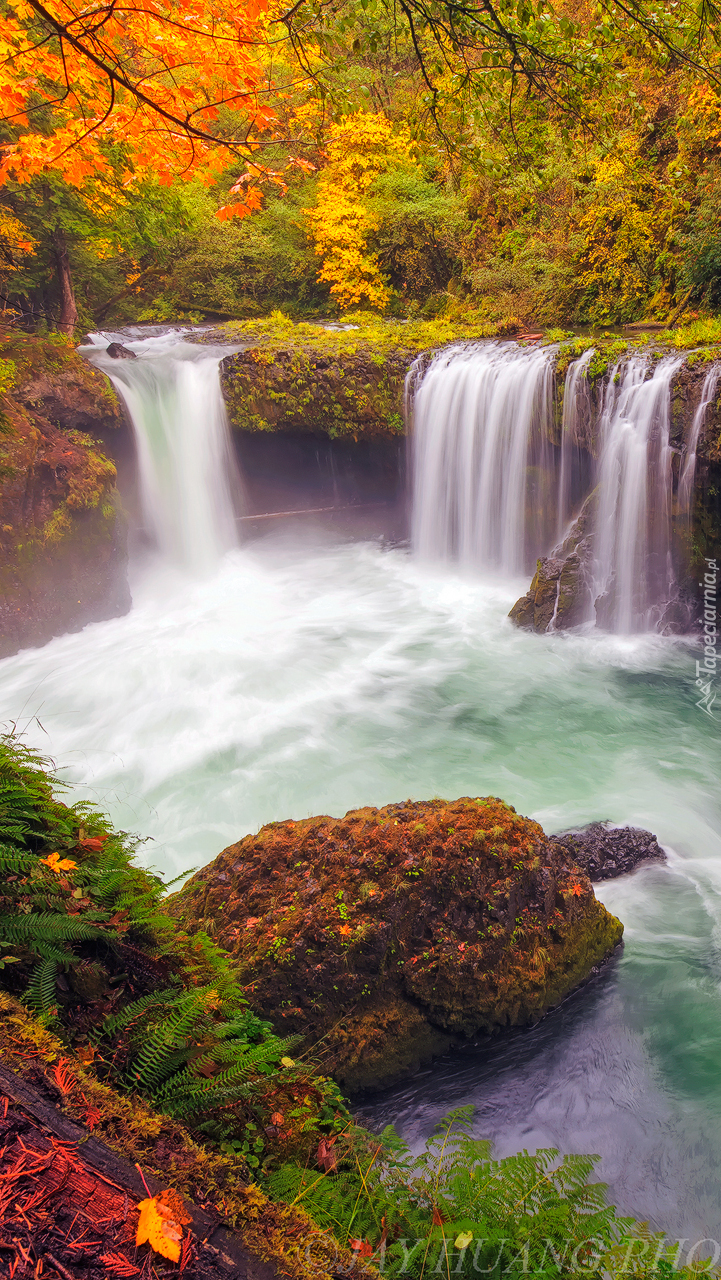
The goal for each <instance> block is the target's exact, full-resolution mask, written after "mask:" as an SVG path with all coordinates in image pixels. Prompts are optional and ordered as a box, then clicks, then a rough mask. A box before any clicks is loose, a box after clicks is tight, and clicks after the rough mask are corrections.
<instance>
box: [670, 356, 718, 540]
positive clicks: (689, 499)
mask: <svg viewBox="0 0 721 1280" xmlns="http://www.w3.org/2000/svg"><path fill="white" fill-rule="evenodd" d="M720 377H721V365H719V364H714V365H712V366H711V368H710V369H709V371H708V373H707V374H706V377H705V378H704V383H703V387H702V388H701V399H700V400H699V402H698V404H697V406H696V411H695V413H694V415H693V422H692V423H691V431H690V433H689V438H688V444H687V445H686V452H685V456H684V460H683V464H682V467H681V474H680V476H679V481H678V508H679V514H680V515H682V516H685V517H686V519H687V520H689V519H690V518H691V511H692V508H693V482H694V478H695V475H696V450H697V448H698V438H699V436H700V434H701V428H702V427H703V424H704V421H705V418H706V411H707V409H708V408H709V405H710V404H711V403H712V402H713V398H714V396H715V394H716V388H717V386H718V381H719V378H720Z"/></svg>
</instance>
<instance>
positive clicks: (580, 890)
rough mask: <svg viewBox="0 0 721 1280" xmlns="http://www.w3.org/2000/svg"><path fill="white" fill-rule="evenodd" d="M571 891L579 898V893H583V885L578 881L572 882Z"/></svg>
mask: <svg viewBox="0 0 721 1280" xmlns="http://www.w3.org/2000/svg"><path fill="white" fill-rule="evenodd" d="M571 893H572V894H573V896H574V898H580V896H581V894H582V893H583V885H582V884H578V883H577V884H572V885H571Z"/></svg>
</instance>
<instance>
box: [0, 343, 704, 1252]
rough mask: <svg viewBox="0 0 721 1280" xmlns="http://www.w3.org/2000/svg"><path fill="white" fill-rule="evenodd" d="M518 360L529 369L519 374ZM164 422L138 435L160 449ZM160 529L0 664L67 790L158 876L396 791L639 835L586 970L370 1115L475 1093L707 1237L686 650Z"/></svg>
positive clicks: (371, 562) (694, 1234)
mask: <svg viewBox="0 0 721 1280" xmlns="http://www.w3.org/2000/svg"><path fill="white" fill-rule="evenodd" d="M201 351H202V349H201ZM540 354H541V353H528V355H529V366H528V368H529V370H530V372H531V373H532V376H533V378H534V385H536V386H538V387H540V388H543V387H544V386H545V378H546V374H547V370H546V367H545V364H543V362H542V361H540V360H539V361H538V363H536V362H530V357H531V356H533V357H537V356H539V355H540ZM203 358H204V354H203V355H201V356H198V355H197V354H196V353H193V356H192V359H193V360H196V359H199V360H201V361H202V360H203ZM489 359H491V363H492V359H493V358H490V357H489ZM150 362H151V360H150V359H148V361H146V362H145V363H148V364H149V363H150ZM130 363H131V362H129V361H128V362H124V363H123V365H122V367H121V368H120V369H119V370H118V368H117V366H116V365H115V364H114V366H113V374H114V375H115V376H118V377H122V376H125V377H126V378H127V377H130V376H131V375H130V374H129V373H128V374H125V373H124V370H125V368H126V366H127V365H129V364H130ZM506 363H507V361H506V360H505V358H503V357H502V356H501V354H500V353H499V354H498V364H499V366H501V367H499V368H497V369H496V371H495V373H494V374H493V375H492V374H491V372H490V370H489V372H488V379H489V381H493V379H496V380H497V384H498V385H497V390H498V393H499V395H500V393H501V389H502V388H503V397H505V402H506V403H509V402H510V401H513V403H515V404H517V405H519V406H521V407H522V408H523V409H524V412H526V410H527V409H528V405H529V401H528V399H527V398H523V397H521V398H520V399H514V397H516V396H517V388H516V389H514V388H513V387H512V386H511V385H510V382H509V381H508V378H507V373H508V371H507V369H505V368H504V367H503V366H505V364H506ZM133 367H134V368H135V369H137V370H138V373H139V372H142V370H143V365H141V362H140V361H138V362H133ZM177 372H178V370H177V369H176V374H177ZM138 373H136V374H134V375H132V376H135V377H137V376H138ZM466 373H467V374H468V378H467V381H468V383H469V384H472V382H473V377H472V376H471V375H470V373H469V372H468V371H466ZM174 376H175V375H174ZM155 385H156V387H157V382H156V384H155ZM176 385H177V384H176ZM641 385H642V384H641V383H640V382H639V383H638V387H637V388H635V389H638V388H640V387H641ZM153 394H157V393H156V392H153ZM503 397H501V398H503ZM466 407H467V406H466ZM178 412H179V416H182V412H184V408H183V409H182V410H181V409H179V411H178ZM464 413H465V410H464ZM467 416H468V415H467ZM149 417H152V415H149ZM532 418H533V414H532V412H531V411H530V410H529V411H528V412H527V413H526V416H525V418H524V419H523V422H524V426H523V430H521V428H519V429H518V439H517V440H516V444H517V450H515V449H514V448H512V447H509V446H510V445H511V443H512V440H511V437H513V431H511V434H510V436H509V435H508V429H510V426H512V424H509V422H508V420H507V419H504V423H505V424H506V425H505V426H503V428H501V426H500V419H498V424H499V425H498V426H497V429H495V428H494V431H495V433H496V434H495V438H496V441H497V445H498V451H499V453H500V454H502V455H503V454H504V450H505V455H504V456H505V457H506V458H507V459H510V460H511V461H512V462H513V464H514V465H515V463H516V462H517V460H518V456H519V455H520V453H521V452H522V451H523V448H524V447H525V448H526V450H528V441H529V438H531V437H532ZM148 420H149V419H148ZM456 420H457V423H458V426H459V433H458V435H459V437H460V436H463V437H464V439H465V440H466V445H467V443H468V441H467V439H466V436H467V435H468V434H469V433H470V427H469V428H468V430H467V431H466V430H465V428H463V429H461V427H462V424H463V422H464V421H466V420H467V417H466V418H464V416H463V415H462V414H459V416H458V417H457V419H456ZM488 420H489V419H487V420H486V421H488ZM615 420H616V419H615V418H613V416H610V417H609V438H610V434H611V424H612V422H615ZM143 421H144V422H145V421H146V419H143ZM427 422H428V433H429V436H431V437H432V436H433V433H434V427H433V421H432V419H431V418H430V417H429V418H428V419H427ZM167 425H168V431H167V432H165V434H163V433H162V432H161V437H162V439H163V440H165V442H166V443H165V446H164V447H165V448H167V449H169V450H170V451H171V452H174V451H175V450H176V449H177V450H181V448H182V447H183V446H182V445H181V435H182V432H180V433H179V429H178V427H177V419H175V418H173V419H171V418H170V415H167ZM144 429H145V428H144V427H141V430H144ZM464 432H465V435H464ZM649 433H650V434H651V432H650V428H649ZM148 434H149V435H151V434H152V430H151V429H150V428H148ZM514 438H515V437H514ZM522 440H523V441H525V446H524V445H523V444H522ZM502 442H503V443H502ZM429 443H430V441H429ZM436 444H437V441H436ZM143 456H144V455H143ZM471 457H476V455H475V453H474V451H473V450H471ZM476 460H477V458H476ZM193 474H194V473H193V472H192V471H190V472H186V477H187V478H188V480H192V478H193ZM195 474H196V479H197V480H198V482H200V479H201V478H202V472H201V471H198V472H197V473H195ZM461 474H462V472H461ZM476 474H477V475H478V474H484V475H485V472H483V469H482V468H481V469H480V472H479V471H478V470H477V471H476ZM190 507H191V509H193V510H195V507H194V505H193V502H191V503H190ZM194 519H195V518H194ZM183 520H185V515H184V516H183ZM191 527H192V528H195V529H196V530H197V522H196V523H195V524H193V525H192V526H191ZM515 527H516V533H517V535H518V540H517V541H516V542H515V543H514V544H513V549H514V552H515V553H518V554H519V558H520V548H521V546H522V538H521V535H520V533H519V531H518V528H517V526H515ZM158 536H159V538H160V533H159V535H158ZM454 536H455V535H454ZM193 544H194V539H193V538H192V537H191V539H190V545H191V549H192V546H193ZM181 545H187V544H185V543H181ZM454 545H457V544H454ZM177 547H178V544H177V543H176V542H173V541H172V540H171V545H170V553H169V556H168V562H167V563H166V565H165V567H164V568H158V567H157V566H156V567H155V569H153V570H150V569H147V568H146V570H145V572H144V573H142V574H139V573H137V572H136V574H135V576H134V579H133V582H132V589H133V602H134V603H133V609H132V611H131V613H129V614H128V615H127V616H126V617H124V618H117V619H112V620H110V621H108V622H103V623H98V624H95V625H93V626H88V627H86V628H85V630H84V631H83V632H81V633H79V634H76V635H69V636H64V637H61V638H59V639H56V640H54V641H52V642H51V643H50V644H48V645H46V646H45V647H44V648H42V649H39V650H28V651H25V652H23V653H20V654H18V655H17V656H15V657H13V658H8V659H5V660H4V661H2V662H0V687H1V688H2V693H3V707H4V709H5V714H6V716H7V717H8V719H12V720H13V721H15V722H16V723H17V724H18V725H19V727H20V728H21V729H22V728H23V727H25V728H26V731H27V737H28V739H29V740H30V741H31V742H33V743H35V744H36V745H38V746H39V747H40V748H41V749H43V750H45V751H50V752H52V753H53V754H54V755H55V757H56V759H57V761H58V764H59V766H60V768H61V770H62V773H63V776H64V777H66V778H67V780H68V781H70V782H72V783H73V784H74V787H75V795H76V796H87V797H89V798H91V799H92V800H94V801H95V802H96V803H99V804H100V805H102V806H103V807H105V808H106V809H107V810H108V811H109V813H110V815H111V817H112V818H113V820H114V821H115V822H116V823H117V824H118V825H120V826H121V827H124V828H126V829H130V830H135V831H137V832H139V833H140V834H142V835H147V836H149V837H150V838H151V839H150V843H149V844H148V845H142V846H141V848H140V857H141V858H142V859H143V860H144V861H147V862H150V863H153V864H155V865H156V866H158V867H160V868H161V869H162V870H164V871H165V872H166V873H168V874H173V873H175V872H177V871H185V870H187V869H188V868H189V867H191V866H198V865H201V864H203V863H205V862H207V861H208V860H209V859H210V858H212V857H213V856H214V855H215V854H216V853H217V852H218V851H219V850H220V849H221V848H223V847H224V846H225V845H227V844H228V843H230V842H231V841H232V840H236V839H238V838H239V837H241V836H242V835H244V834H245V833H246V832H248V831H254V830H256V829H257V828H258V827H259V826H260V825H261V824H262V823H264V822H267V821H271V820H274V819H280V818H284V817H295V818H300V817H304V816H307V815H309V814H315V813H323V812H328V813H333V814H341V813H343V812H344V811H345V810H346V809H348V808H351V807H355V806H358V805H364V804H368V803H372V804H378V805H380V804H384V803H387V802H389V801H392V800H399V799H402V798H404V797H406V796H411V797H414V798H419V799H420V798H427V797H429V796H433V795H445V796H448V797H456V796H459V795H464V794H467V795H483V794H496V795H501V796H503V797H504V798H505V799H506V800H508V801H509V802H510V803H512V804H514V805H515V806H516V807H517V808H518V810H519V811H520V812H521V813H525V814H529V815H531V816H533V817H535V818H537V819H538V820H539V821H540V822H541V823H542V824H543V825H544V826H545V828H546V829H547V830H548V831H553V830H560V829H563V828H565V827H568V826H570V825H572V824H577V823H583V822H588V821H590V820H592V819H599V818H608V819H610V820H612V821H615V822H618V823H625V822H630V823H634V824H637V825H642V826H646V827H648V828H650V829H651V830H653V831H655V832H656V834H657V835H658V837H659V839H660V840H661V841H662V843H664V844H665V845H666V846H667V848H668V853H669V861H668V864H667V865H665V866H660V867H654V868H651V869H644V870H641V871H639V872H638V873H636V874H635V875H633V876H630V877H624V878H622V879H621V880H618V881H615V882H611V883H609V884H607V885H604V886H602V887H599V896H600V897H602V898H603V900H604V901H605V902H606V903H607V905H608V906H609V907H610V909H612V910H614V911H615V912H616V913H617V914H618V915H619V916H620V917H621V918H622V920H623V921H624V923H625V925H626V947H625V951H624V954H623V956H622V958H621V960H620V962H619V963H618V964H616V965H615V966H613V967H612V968H611V969H609V970H607V971H606V972H605V973H604V974H603V975H602V977H601V978H600V980H599V982H598V983H597V985H596V987H595V989H594V990H592V991H588V992H585V993H582V994H581V995H580V996H579V997H578V998H577V999H576V1000H574V1001H573V1002H571V1003H570V1004H568V1005H566V1006H564V1007H563V1008H562V1009H561V1010H560V1011H558V1013H557V1014H555V1015H553V1016H552V1017H551V1018H549V1019H548V1020H546V1021H545V1022H544V1023H542V1024H541V1026H540V1027H539V1028H537V1029H536V1030H535V1031H533V1032H531V1033H529V1034H528V1035H526V1036H524V1037H522V1038H521V1039H520V1040H515V1041H510V1042H508V1043H507V1044H506V1045H499V1046H497V1047H496V1048H494V1049H493V1050H492V1051H490V1052H487V1053H485V1054H483V1055H480V1056H476V1057H474V1058H470V1059H461V1060H460V1061H458V1060H457V1061H456V1062H455V1063H452V1064H439V1065H438V1066H436V1067H434V1068H433V1069H432V1070H431V1071H430V1072H429V1073H427V1074H426V1076H424V1077H422V1078H420V1079H419V1080H418V1081H416V1082H414V1083H413V1084H412V1085H409V1086H408V1087H407V1088H406V1089H405V1090H401V1091H396V1093H395V1094H394V1095H393V1096H392V1097H391V1098H390V1099H386V1100H385V1101H380V1102H376V1103H375V1104H374V1106H373V1110H372V1116H373V1119H374V1121H375V1122H376V1123H380V1122H382V1121H384V1120H386V1119H389V1118H393V1119H397V1120H398V1121H399V1123H400V1124H401V1126H402V1128H403V1129H404V1131H405V1132H406V1133H407V1135H408V1136H409V1137H410V1138H411V1139H412V1140H413V1141H414V1142H416V1143H418V1142H419V1141H421V1140H423V1139H424V1138H425V1137H426V1136H427V1135H428V1133H429V1132H430V1130H431V1128H432V1126H433V1123H434V1121H435V1119H436V1118H437V1117H438V1116H439V1115H440V1114H442V1113H443V1112H444V1111H446V1110H447V1109H448V1108H449V1107H450V1106H453V1105H457V1104H458V1103H460V1102H466V1101H471V1100H474V1101H476V1102H477V1104H478V1107H479V1111H478V1117H477V1130H478V1132H479V1133H483V1134H486V1135H487V1136H490V1137H492V1138H493V1139H494V1141H495V1143H496V1148H497V1150H498V1151H499V1153H501V1154H502V1153H504V1152H505V1151H509V1150H518V1149H519V1148H521V1147H524V1146H525V1147H534V1146H536V1145H551V1144H556V1145H558V1146H560V1147H561V1149H563V1150H576V1151H579V1150H580V1151H584V1150H586V1151H588V1150H590V1151H597V1152H599V1153H600V1154H601V1155H602V1157H603V1159H602V1164H601V1168H600V1174H601V1176H602V1177H604V1178H606V1179H607V1180H608V1181H609V1182H610V1184H611V1194H612V1197H613V1199H614V1200H615V1202H616V1203H618V1204H619V1206H620V1207H621V1208H623V1209H625V1210H627V1211H630V1212H634V1213H636V1214H637V1215H639V1216H641V1217H644V1218H649V1219H650V1220H651V1221H652V1223H654V1224H655V1225H658V1226H665V1227H666V1228H668V1229H669V1231H671V1232H674V1233H678V1234H679V1235H681V1236H687V1237H690V1238H691V1239H692V1240H695V1239H697V1238H699V1236H700V1235H710V1236H716V1238H721V1211H720V1210H719V1205H721V1159H720V1157H719V1154H718V1153H719V1151H721V1082H720V1079H719V1071H718V1063H719V1061H720V1060H721V805H720V803H719V795H718V776H719V770H721V746H720V744H719V736H718V724H717V722H715V721H713V720H712V719H710V718H709V717H708V716H705V715H703V714H702V713H701V712H700V711H699V710H698V708H697V707H696V705H695V702H696V689H695V683H694V681H695V657H696V655H695V654H694V652H693V651H692V649H691V648H690V647H689V646H688V645H686V644H685V643H683V642H679V641H671V640H667V639H663V638H661V637H659V636H654V635H635V636H629V637H623V636H614V635H608V634H604V633H602V632H589V633H586V634H582V633H576V634H568V635H562V634H550V635H546V636H541V637H538V636H532V635H528V634H526V633H524V632H520V631H518V630H516V629H515V628H514V627H512V626H511V624H510V623H509V622H508V620H507V617H506V615H507V612H508V609H509V607H510V605H511V604H512V603H513V601H514V600H515V599H516V598H517V597H518V595H520V594H521V592H522V591H523V590H524V589H525V586H526V585H527V580H526V579H525V578H524V579H520V578H513V577H510V576H508V575H506V576H505V577H504V578H502V579H501V578H499V577H496V578H495V579H494V580H493V581H492V582H487V581H483V580H482V579H480V578H477V577H473V578H472V577H470V576H465V577H461V576H458V575H457V574H456V573H455V572H454V571H453V570H452V569H450V568H449V567H448V566H447V565H446V566H442V567H441V568H433V567H429V565H428V563H427V562H424V561H423V560H422V559H414V558H412V557H411V556H409V555H408V554H407V553H406V552H405V551H403V550H400V549H394V550H389V551H382V550H381V549H380V547H379V546H378V545H376V544H374V543H360V544H347V543H346V544H342V543H340V542H338V541H337V540H335V539H334V538H333V536H332V534H329V535H328V537H327V539H326V540H325V541H323V542H318V543H313V542H311V541H307V540H305V541H304V539H303V537H302V535H300V534H299V533H298V531H295V532H294V533H293V534H291V535H290V536H289V537H288V538H287V539H286V540H282V539H280V538H277V537H274V536H273V537H269V538H267V539H266V540H264V541H263V542H258V543H256V544H254V545H252V546H250V547H246V548H243V549H235V550H232V551H231V552H229V553H227V554H226V555H225V556H223V557H222V558H221V559H220V561H219V562H218V563H217V565H216V568H215V571H214V572H212V573H208V574H207V576H206V577H204V578H201V577H197V576H196V577H193V576H190V577H189V576H188V574H187V573H186V572H184V571H181V570H180V569H178V568H172V567H170V562H171V561H173V562H176V561H177V560H178V559H179V558H180V557H179V555H178V551H177ZM215 547H216V554H217V551H218V544H217V543H216V544H215ZM497 549H498V554H499V555H501V554H502V544H499V546H498V548H497ZM507 550H508V551H509V554H510V550H511V548H507Z"/></svg>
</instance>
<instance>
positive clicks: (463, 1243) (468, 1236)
mask: <svg viewBox="0 0 721 1280" xmlns="http://www.w3.org/2000/svg"><path fill="white" fill-rule="evenodd" d="M472 1239H473V1232H472V1231H461V1232H460V1234H459V1235H457V1236H456V1238H455V1240H454V1241H453V1244H454V1246H455V1248H456V1249H467V1248H468V1246H469V1244H470V1243H471V1240H472Z"/></svg>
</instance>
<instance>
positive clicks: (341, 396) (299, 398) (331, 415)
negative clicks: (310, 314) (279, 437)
mask: <svg viewBox="0 0 721 1280" xmlns="http://www.w3.org/2000/svg"><path fill="white" fill-rule="evenodd" d="M413 358H414V356H413V353H412V352H410V351H408V350H404V349H403V348H402V347H398V348H396V349H395V350H394V351H390V352H388V353H386V354H384V355H383V356H379V355H378V354H377V353H376V352H374V351H373V349H372V348H368V347H364V346H360V347H359V348H358V349H356V351H355V352H354V353H353V354H352V356H351V355H349V354H346V355H345V357H343V356H341V355H336V354H334V353H324V352H316V351H314V350H312V349H311V350H308V349H307V348H306V347H304V346H302V345H300V346H297V347H296V346H293V347H289V348H287V349H286V350H280V351H269V350H267V349H265V348H263V347H248V348H246V349H245V350H244V351H239V352H237V353H236V354H235V355H230V356H226V358H225V359H224V360H223V363H222V366H221V378H222V385H223V396H224V398H225V403H226V406H227V409H228V414H229V417H230V421H231V424H232V426H233V427H234V428H235V429H236V430H238V431H292V432H304V433H312V434H322V435H327V436H330V437H331V438H335V437H336V436H351V437H355V438H358V437H359V436H363V437H365V438H368V437H372V436H378V435H386V436H388V435H402V434H403V431H404V423H403V387H404V383H405V377H406V373H407V372H408V369H409V367H410V365H411V363H412V361H413Z"/></svg>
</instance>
